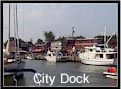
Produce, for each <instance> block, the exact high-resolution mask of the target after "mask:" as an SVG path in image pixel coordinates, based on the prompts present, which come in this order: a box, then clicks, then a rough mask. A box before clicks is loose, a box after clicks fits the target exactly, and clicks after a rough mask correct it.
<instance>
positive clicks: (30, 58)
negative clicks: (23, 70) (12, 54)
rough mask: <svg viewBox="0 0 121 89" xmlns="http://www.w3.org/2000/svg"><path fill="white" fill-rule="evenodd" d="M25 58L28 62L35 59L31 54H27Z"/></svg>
mask: <svg viewBox="0 0 121 89" xmlns="http://www.w3.org/2000/svg"><path fill="white" fill-rule="evenodd" d="M26 58H27V59H29V60H32V59H35V58H34V56H33V55H32V54H29V55H28V56H27V57H26Z"/></svg>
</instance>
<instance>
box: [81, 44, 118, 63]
mask: <svg viewBox="0 0 121 89" xmlns="http://www.w3.org/2000/svg"><path fill="white" fill-rule="evenodd" d="M116 55H117V52H115V51H114V49H112V48H106V47H104V46H102V47H101V46H100V47H99V46H96V45H94V46H93V47H85V52H84V53H80V54H79V57H80V60H81V62H82V63H84V64H91V65H113V63H114V60H116Z"/></svg>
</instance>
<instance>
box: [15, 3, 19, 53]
mask: <svg viewBox="0 0 121 89" xmlns="http://www.w3.org/2000/svg"><path fill="white" fill-rule="evenodd" d="M15 11H16V31H17V45H18V47H17V48H18V50H17V51H18V54H19V34H18V16H17V4H16V10H15Z"/></svg>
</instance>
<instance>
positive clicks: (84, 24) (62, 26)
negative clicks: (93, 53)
mask: <svg viewBox="0 0 121 89" xmlns="http://www.w3.org/2000/svg"><path fill="white" fill-rule="evenodd" d="M14 7H15V3H14V4H13V3H11V36H14V34H13V33H14V30H13V29H14V24H13V23H14V15H13V13H14ZM17 8H18V13H17V14H18V30H19V37H20V38H21V39H23V40H24V41H29V40H30V39H32V40H33V43H35V42H36V41H37V39H39V38H40V39H42V40H45V37H44V31H52V32H53V33H54V35H55V37H56V38H58V37H59V36H66V37H67V36H71V34H72V27H74V36H80V35H82V36H84V37H86V38H93V37H94V36H96V35H99V34H103V33H104V30H105V28H104V25H105V24H106V26H107V30H106V34H107V35H112V34H113V32H116V33H118V5H117V4H116V3H17ZM8 18H9V16H8V3H4V4H3V41H4V42H6V41H7V39H8V22H9V19H8Z"/></svg>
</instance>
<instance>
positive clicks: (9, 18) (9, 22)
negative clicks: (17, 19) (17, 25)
mask: <svg viewBox="0 0 121 89" xmlns="http://www.w3.org/2000/svg"><path fill="white" fill-rule="evenodd" d="M8 39H10V3H9V32H8Z"/></svg>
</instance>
